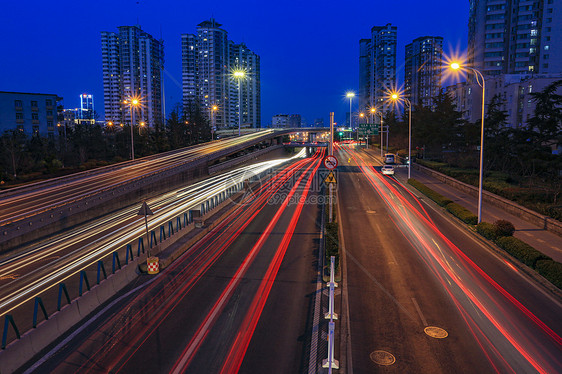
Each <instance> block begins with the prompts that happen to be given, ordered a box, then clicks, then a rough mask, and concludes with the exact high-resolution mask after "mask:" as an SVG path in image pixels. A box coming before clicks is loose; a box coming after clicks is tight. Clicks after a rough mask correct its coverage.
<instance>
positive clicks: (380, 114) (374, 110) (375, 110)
mask: <svg viewBox="0 0 562 374" xmlns="http://www.w3.org/2000/svg"><path fill="white" fill-rule="evenodd" d="M374 114H378V115H379V116H380V117H381V126H380V129H379V132H380V133H381V157H382V152H383V144H382V143H383V134H384V130H383V123H382V122H383V120H382V113H381V112H377V108H375V107H373V108H371V122H373V123H375V122H374V118H373V115H374ZM386 151H387V153H388V131H387V132H386Z"/></svg>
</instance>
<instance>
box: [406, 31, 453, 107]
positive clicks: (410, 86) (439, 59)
mask: <svg viewBox="0 0 562 374" xmlns="http://www.w3.org/2000/svg"><path fill="white" fill-rule="evenodd" d="M405 56H406V57H405V63H404V95H405V96H407V97H408V98H409V99H410V102H411V103H412V105H423V106H426V107H430V106H431V105H433V98H434V97H436V96H437V95H439V92H440V91H441V72H442V70H443V68H442V65H443V38H442V37H440V36H423V37H420V38H417V39H415V40H414V41H412V43H410V44H408V45H406V54H405Z"/></svg>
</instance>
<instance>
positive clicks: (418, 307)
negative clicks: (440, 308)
mask: <svg viewBox="0 0 562 374" xmlns="http://www.w3.org/2000/svg"><path fill="white" fill-rule="evenodd" d="M412 302H413V303H414V306H415V307H416V311H417V312H418V314H419V315H420V318H421V320H422V322H423V325H424V326H427V321H426V319H425V317H424V316H423V313H422V311H421V308H420V306H419V305H418V302H417V301H416V299H415V298H413V297H412Z"/></svg>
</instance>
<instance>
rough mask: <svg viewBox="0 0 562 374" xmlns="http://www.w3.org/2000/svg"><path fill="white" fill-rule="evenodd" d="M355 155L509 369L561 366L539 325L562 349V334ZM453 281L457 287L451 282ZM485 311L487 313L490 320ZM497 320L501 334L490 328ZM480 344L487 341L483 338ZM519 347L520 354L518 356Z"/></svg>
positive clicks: (426, 259)
mask: <svg viewBox="0 0 562 374" xmlns="http://www.w3.org/2000/svg"><path fill="white" fill-rule="evenodd" d="M352 157H353V158H354V159H355V161H356V162H357V165H359V166H360V168H361V169H362V172H363V174H364V175H365V176H366V177H367V179H368V180H369V182H370V184H371V185H372V186H373V188H374V189H375V191H376V192H377V193H378V194H379V195H380V196H381V198H382V199H383V201H384V202H385V204H386V205H387V206H388V207H389V211H390V212H392V216H391V217H392V219H393V221H394V222H395V223H396V224H397V226H399V227H402V228H403V229H402V232H403V234H404V235H405V236H406V238H407V239H408V240H409V241H410V243H411V244H412V246H413V248H415V249H416V250H417V252H418V254H419V255H420V257H421V258H422V259H423V260H424V262H426V264H427V265H428V266H429V268H430V269H431V270H432V272H433V273H434V274H435V275H437V276H438V278H439V279H440V283H441V284H442V286H443V287H444V289H445V290H446V291H447V293H448V294H449V295H450V296H451V297H452V299H453V301H454V302H455V305H456V306H457V308H459V310H460V311H461V314H462V315H463V316H466V317H468V318H469V319H468V320H469V321H471V322H470V323H469V326H470V325H472V326H474V327H476V328H477V329H478V331H479V333H480V334H481V336H482V337H484V339H485V341H486V346H489V347H495V348H493V349H492V351H494V352H496V355H495V356H496V357H497V358H498V359H499V360H501V361H502V363H503V364H504V365H507V366H506V367H508V368H509V370H512V371H515V372H517V371H520V370H529V369H531V368H532V370H536V371H537V372H539V373H548V372H556V371H557V370H560V368H562V362H561V361H560V356H559V357H553V356H552V355H551V353H550V352H551V350H549V349H547V348H546V346H545V343H546V342H545V341H544V339H543V338H542V337H540V336H538V335H537V331H543V332H544V333H545V334H546V336H548V337H549V338H550V339H551V340H550V341H551V342H552V344H553V348H555V349H557V350H558V351H560V352H562V339H561V338H560V336H559V335H558V334H556V333H555V332H554V331H552V329H550V328H549V327H548V326H546V324H544V323H543V322H542V321H541V320H540V319H539V318H538V317H536V316H535V315H534V314H533V313H531V312H530V311H529V310H528V309H527V308H526V307H525V306H523V304H522V303H520V302H519V301H518V300H517V299H516V298H515V297H513V296H512V295H511V294H509V293H508V292H507V291H506V290H505V289H504V288H502V287H501V286H500V285H499V284H498V283H497V282H495V281H494V280H493V279H492V278H491V277H490V276H489V275H488V274H486V273H485V272H484V271H483V270H482V269H481V268H480V267H479V266H477V265H476V264H475V263H474V262H473V261H472V260H471V259H470V258H469V257H468V256H467V255H466V254H465V253H464V252H463V251H461V250H460V249H459V248H458V247H457V246H455V245H454V244H453V243H452V242H451V241H450V240H449V239H447V238H446V237H445V236H444V235H443V234H442V233H441V232H440V230H439V229H438V228H437V227H436V226H435V225H434V223H433V222H431V221H430V220H428V219H427V218H426V217H425V216H424V215H423V214H422V213H420V212H419V211H418V210H417V209H415V208H414V207H413V206H412V205H411V203H410V202H408V201H407V200H406V199H405V198H404V197H402V195H401V194H398V193H397V192H396V191H395V189H393V188H390V184H389V182H388V181H387V180H385V178H384V177H382V176H381V175H380V174H379V173H376V172H375V170H374V169H372V168H369V167H367V166H366V165H365V163H364V162H363V160H362V159H361V158H360V157H355V155H354V154H352ZM391 195H392V196H396V197H398V198H399V199H400V201H399V202H395V201H393V200H392V199H390V196H391ZM435 239H438V240H439V241H441V246H439V244H437V243H436V242H434V240H435ZM441 247H442V248H446V249H447V252H446V253H445V252H443V251H441ZM447 257H449V258H447ZM450 263H454V264H455V265H456V267H455V268H453V267H452V266H451V265H450ZM441 273H443V274H444V275H445V276H446V278H449V279H450V280H451V281H452V283H451V285H449V284H450V283H449V282H445V281H444V278H443V277H442V276H441ZM453 285H454V286H455V288H451V287H452V286H453ZM494 290H495V291H497V292H498V294H497V295H495V294H494ZM500 295H501V297H503V298H504V300H505V301H507V303H506V302H503V303H502V302H501V300H500V299H501V297H500V298H498V296H500ZM471 307H475V308H476V309H475V311H477V313H479V314H480V315H476V316H474V318H470V316H471V315H472V313H471V311H472V310H473V309H472V308H471ZM513 307H515V309H513ZM515 312H520V313H522V315H523V316H525V317H526V318H527V321H529V322H531V323H532V324H531V326H526V325H523V324H521V323H519V321H518V317H515V316H516V314H517V313H515ZM481 316H485V317H486V318H485V320H483V319H482V318H481ZM465 320H467V319H465ZM492 326H493V328H494V330H495V332H497V333H499V334H497V333H493V332H492V330H490V328H491V327H492ZM532 326H535V327H538V330H537V329H533V328H532ZM471 330H472V328H471ZM475 338H476V339H477V340H478V337H476V336H475ZM502 342H509V345H510V346H511V347H512V348H513V350H507V349H506V345H505V344H503V343H502ZM479 344H480V345H481V346H483V345H482V344H481V343H480V342H479ZM490 349H491V348H490ZM515 352H516V353H517V354H518V355H519V356H518V357H519V358H517V357H515V356H514V353H515ZM506 356H507V357H511V360H510V361H509V363H508V361H507V360H506V359H505V358H504V357H506ZM521 358H522V359H523V360H521Z"/></svg>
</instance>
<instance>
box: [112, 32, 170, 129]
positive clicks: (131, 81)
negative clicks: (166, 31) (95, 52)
mask: <svg viewBox="0 0 562 374" xmlns="http://www.w3.org/2000/svg"><path fill="white" fill-rule="evenodd" d="M118 29H119V31H118V32H117V33H115V32H109V31H102V33H101V42H102V64H103V97H104V106H105V120H106V122H109V121H111V122H113V123H114V124H129V123H130V122H131V115H130V114H131V112H130V110H131V105H130V104H129V103H130V100H131V98H133V97H135V98H139V99H140V105H139V106H138V107H137V108H136V109H134V115H135V116H134V121H135V123H140V122H144V123H145V124H147V125H148V126H154V124H155V123H157V122H160V123H163V121H164V113H163V109H162V98H163V92H162V91H163V89H162V71H163V69H164V42H163V41H162V40H157V39H156V38H154V37H153V36H152V35H150V34H148V33H146V32H144V31H143V30H141V28H140V27H139V26H120V27H118Z"/></svg>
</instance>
